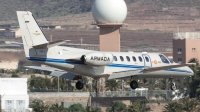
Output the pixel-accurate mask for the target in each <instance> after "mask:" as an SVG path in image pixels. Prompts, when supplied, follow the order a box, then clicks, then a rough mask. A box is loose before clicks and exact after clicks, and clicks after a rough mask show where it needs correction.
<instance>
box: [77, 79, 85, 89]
mask: <svg viewBox="0 0 200 112" xmlns="http://www.w3.org/2000/svg"><path fill="white" fill-rule="evenodd" d="M83 86H84V85H83V83H82V82H81V81H78V82H77V83H76V89H78V90H81V89H83Z"/></svg>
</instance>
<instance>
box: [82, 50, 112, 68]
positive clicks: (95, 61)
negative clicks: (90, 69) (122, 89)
mask: <svg viewBox="0 0 200 112" xmlns="http://www.w3.org/2000/svg"><path fill="white" fill-rule="evenodd" d="M113 60H114V59H113V55H112V54H111V53H89V54H86V55H83V56H82V57H81V61H83V62H84V63H85V64H87V65H92V66H105V65H109V64H111V63H112V62H113Z"/></svg>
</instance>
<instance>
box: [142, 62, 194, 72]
mask: <svg viewBox="0 0 200 112" xmlns="http://www.w3.org/2000/svg"><path fill="white" fill-rule="evenodd" d="M191 65H192V64H180V65H170V66H161V67H153V68H144V70H143V71H142V72H143V73H149V72H155V71H160V70H167V69H171V68H179V67H184V66H191Z"/></svg>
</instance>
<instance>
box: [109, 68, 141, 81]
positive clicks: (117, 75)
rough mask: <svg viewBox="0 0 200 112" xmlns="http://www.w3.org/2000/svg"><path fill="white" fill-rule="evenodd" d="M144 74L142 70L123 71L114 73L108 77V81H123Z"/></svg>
mask: <svg viewBox="0 0 200 112" xmlns="http://www.w3.org/2000/svg"><path fill="white" fill-rule="evenodd" d="M139 74H142V73H141V70H130V71H122V72H114V73H112V74H110V75H109V76H108V79H121V78H126V77H131V76H136V75H139Z"/></svg>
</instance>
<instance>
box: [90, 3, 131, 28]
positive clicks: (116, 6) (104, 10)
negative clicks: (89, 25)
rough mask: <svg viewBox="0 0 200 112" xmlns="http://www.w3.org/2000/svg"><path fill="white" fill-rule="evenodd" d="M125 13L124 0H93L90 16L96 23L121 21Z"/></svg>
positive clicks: (124, 17)
mask: <svg viewBox="0 0 200 112" xmlns="http://www.w3.org/2000/svg"><path fill="white" fill-rule="evenodd" d="M126 15H127V6H126V3H125V2H124V0H95V1H94V3H93V4H92V16H93V18H94V20H95V21H96V22H97V23H107V24H109V23H111V24H112V23H118V24H120V23H123V21H124V20H125V19H126Z"/></svg>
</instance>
